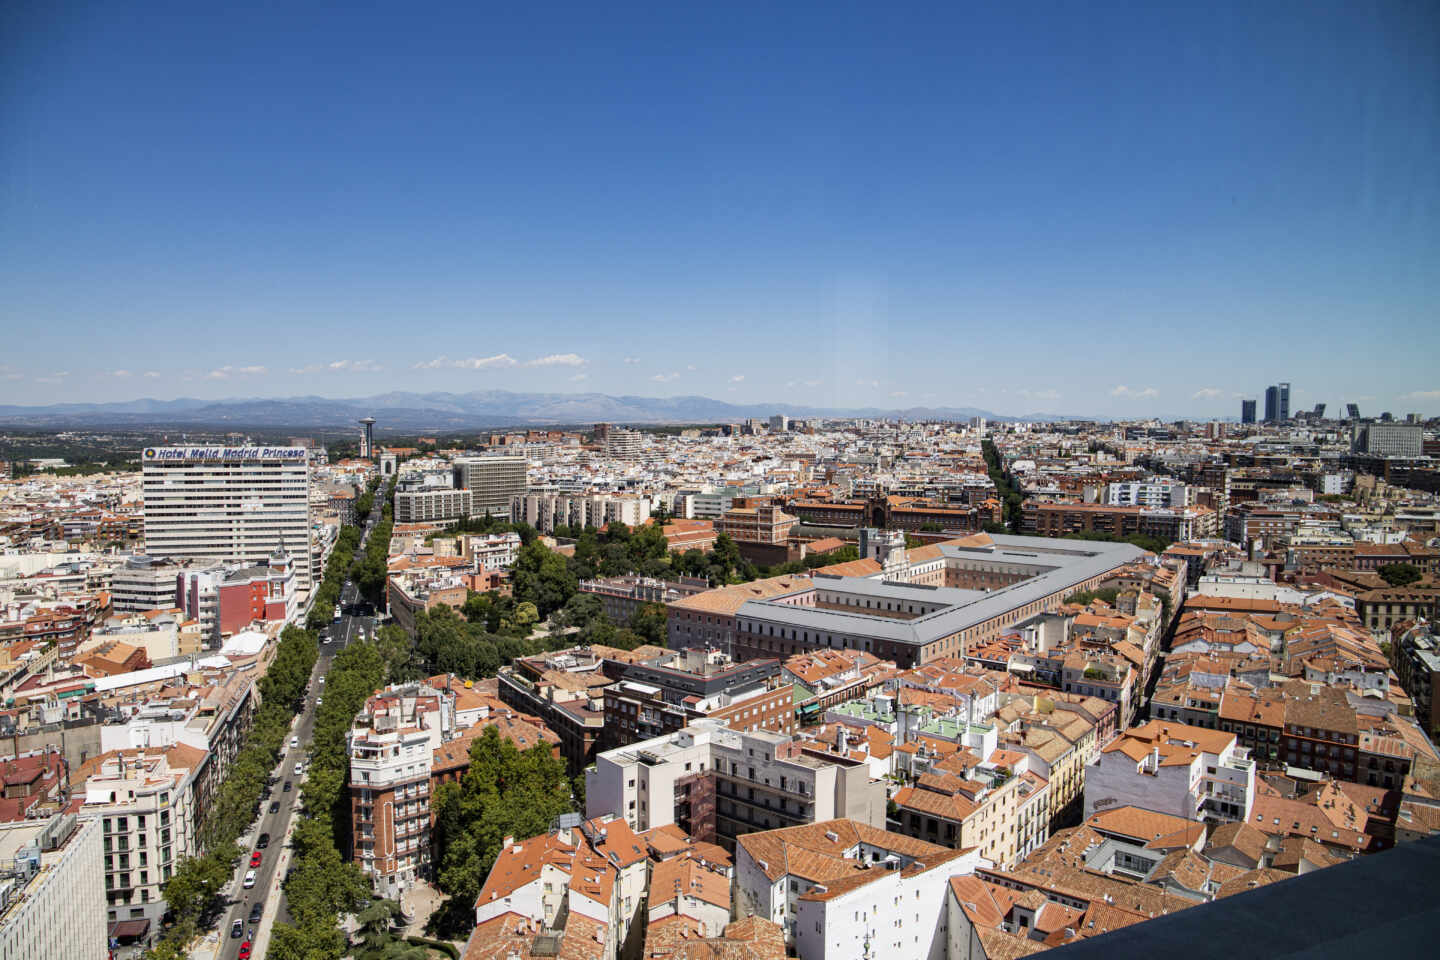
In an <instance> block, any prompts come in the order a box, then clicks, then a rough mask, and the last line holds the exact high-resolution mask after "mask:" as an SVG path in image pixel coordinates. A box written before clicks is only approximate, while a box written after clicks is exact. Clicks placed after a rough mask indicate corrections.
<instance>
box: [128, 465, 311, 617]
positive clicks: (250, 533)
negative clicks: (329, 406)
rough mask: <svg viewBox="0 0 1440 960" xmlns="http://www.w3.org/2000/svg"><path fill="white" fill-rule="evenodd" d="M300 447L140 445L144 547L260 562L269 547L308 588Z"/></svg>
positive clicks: (164, 553)
mask: <svg viewBox="0 0 1440 960" xmlns="http://www.w3.org/2000/svg"><path fill="white" fill-rule="evenodd" d="M306 454H307V451H306V449H305V448H304V447H146V448H145V450H144V452H143V453H142V454H141V457H140V461H141V491H142V494H143V497H144V504H145V552H146V553H148V554H150V555H151V556H154V557H167V558H173V559H185V558H187V557H199V558H203V559H208V560H227V561H244V562H248V563H257V564H260V563H268V562H269V559H270V555H271V554H272V553H274V551H275V550H276V548H277V547H283V548H284V550H285V552H286V553H288V554H289V555H290V556H291V557H292V558H294V561H295V586H296V588H297V589H299V590H309V589H310V588H311V586H312V583H313V581H312V578H311V569H310V464H309V462H308V459H307V456H306Z"/></svg>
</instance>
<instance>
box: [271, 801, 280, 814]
mask: <svg viewBox="0 0 1440 960" xmlns="http://www.w3.org/2000/svg"><path fill="white" fill-rule="evenodd" d="M270 812H271V813H279V812H280V801H279V800H271V801H270Z"/></svg>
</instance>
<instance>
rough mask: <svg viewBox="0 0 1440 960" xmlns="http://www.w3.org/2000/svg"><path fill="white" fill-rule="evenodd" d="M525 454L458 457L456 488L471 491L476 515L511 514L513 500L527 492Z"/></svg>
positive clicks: (472, 504)
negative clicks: (523, 455) (515, 455)
mask: <svg viewBox="0 0 1440 960" xmlns="http://www.w3.org/2000/svg"><path fill="white" fill-rule="evenodd" d="M527 466H528V464H527V462H526V460H525V458H524V457H465V458H463V459H461V460H456V461H455V463H454V465H453V467H452V472H453V475H454V485H455V488H456V489H457V490H469V491H470V493H471V504H470V510H471V513H472V515H473V514H481V513H488V514H490V515H491V516H496V517H508V516H510V501H511V500H513V499H514V498H515V497H518V496H524V495H525V480H526V468H527Z"/></svg>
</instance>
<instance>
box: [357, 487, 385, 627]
mask: <svg viewBox="0 0 1440 960" xmlns="http://www.w3.org/2000/svg"><path fill="white" fill-rule="evenodd" d="M393 489H394V484H391V486H390V487H389V488H387V490H386V502H385V506H384V507H383V508H382V511H381V515H380V522H379V523H377V524H375V529H374V530H373V531H371V533H370V539H369V540H368V541H366V543H365V553H364V555H363V556H361V557H360V558H358V559H357V560H356V561H355V565H354V567H353V568H352V569H351V571H350V576H351V578H352V579H353V580H354V581H355V586H356V587H357V588H358V589H359V590H360V594H361V595H362V596H363V597H365V599H366V600H369V601H370V602H371V603H373V604H375V605H376V606H377V607H378V606H379V605H380V604H381V602H382V601H383V600H384V599H385V582H386V579H387V578H388V577H389V572H390V571H389V567H388V560H389V554H390V534H391V532H392V531H393V530H394V528H395V514H394V510H393V508H392V507H391V506H390V500H389V493H390V491H391V490H393Z"/></svg>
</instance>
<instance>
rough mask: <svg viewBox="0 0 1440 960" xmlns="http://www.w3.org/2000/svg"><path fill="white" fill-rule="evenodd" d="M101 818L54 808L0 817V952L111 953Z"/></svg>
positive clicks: (22, 956) (95, 959) (97, 959)
mask: <svg viewBox="0 0 1440 960" xmlns="http://www.w3.org/2000/svg"><path fill="white" fill-rule="evenodd" d="M100 851H101V847H100V824H99V823H98V822H96V821H94V820H78V819H77V818H76V817H75V816H74V815H73V814H59V815H57V816H54V817H51V818H50V819H49V820H30V821H22V822H19V823H0V957H3V958H5V960H54V958H56V957H74V958H76V960H105V958H107V957H108V956H109V955H110V951H109V940H108V939H107V928H106V922H105V887H104V884H103V883H102V880H101V878H102V877H103V876H104V870H103V868H102V861H101V853H100Z"/></svg>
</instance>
